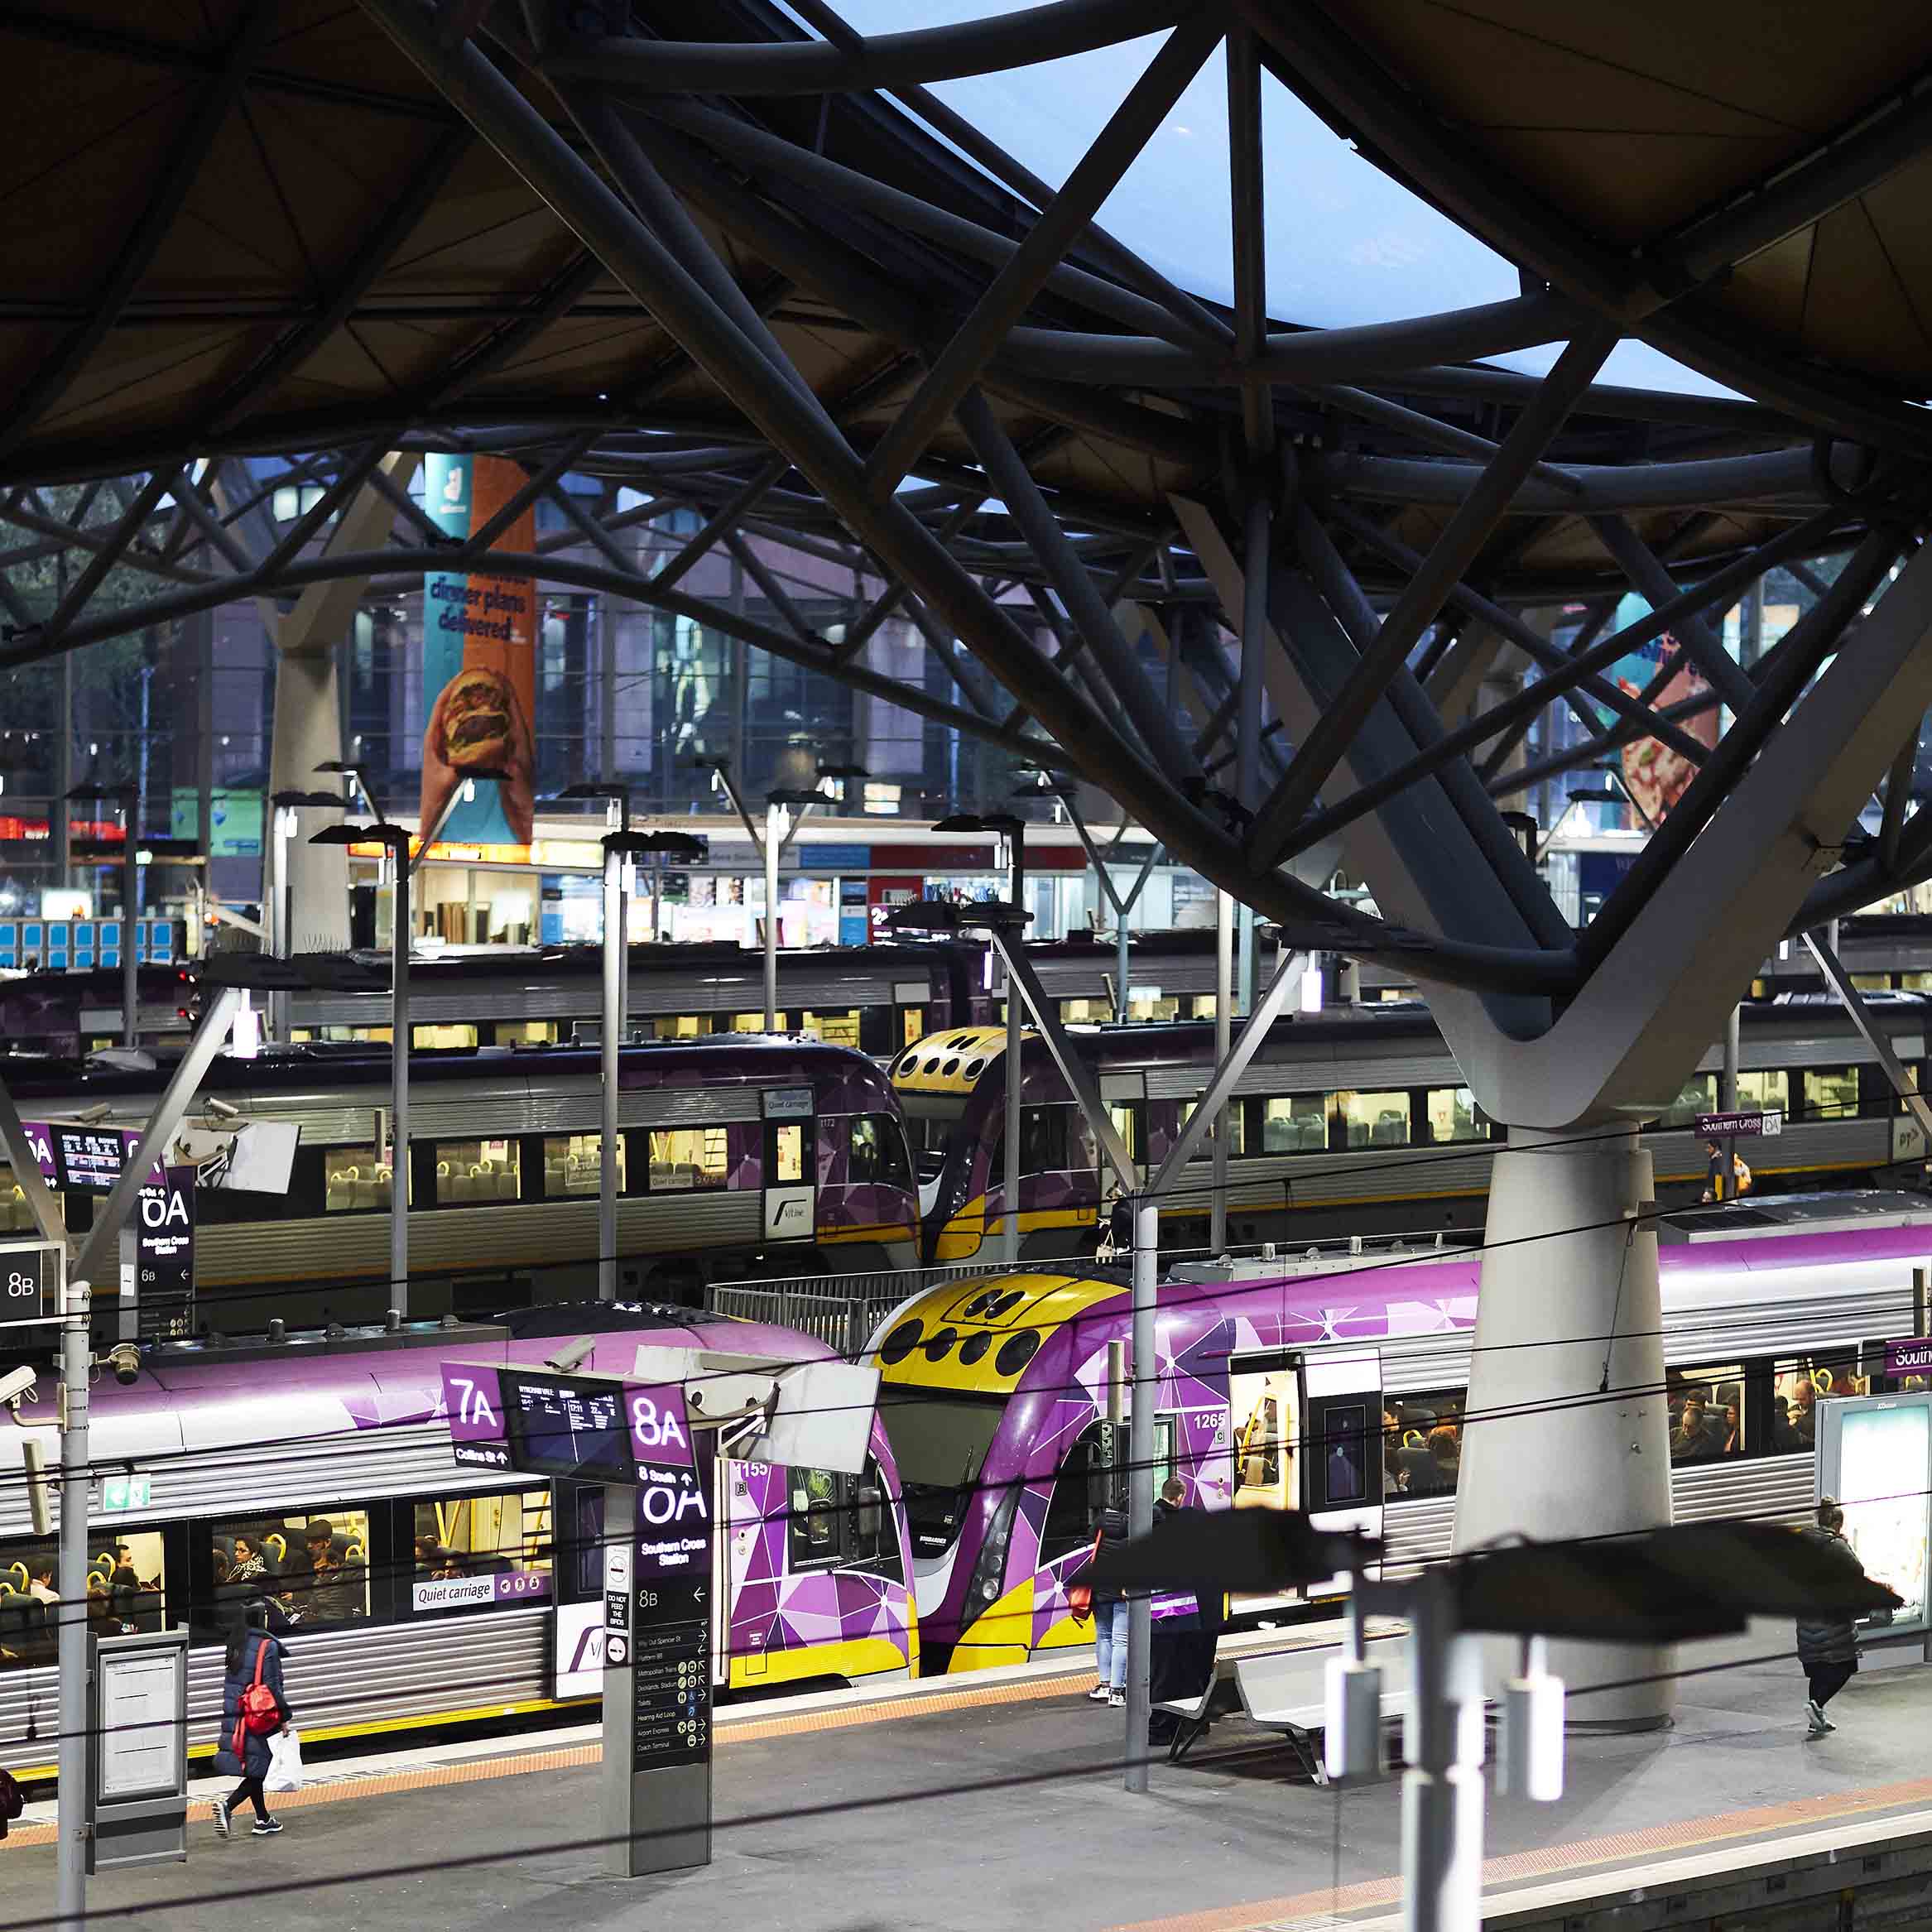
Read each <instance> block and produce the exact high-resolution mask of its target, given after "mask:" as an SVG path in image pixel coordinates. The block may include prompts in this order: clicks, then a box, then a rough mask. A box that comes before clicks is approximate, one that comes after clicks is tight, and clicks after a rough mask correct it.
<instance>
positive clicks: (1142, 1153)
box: [1107, 1100, 1147, 1161]
mask: <svg viewBox="0 0 1932 1932" xmlns="http://www.w3.org/2000/svg"><path fill="white" fill-rule="evenodd" d="M1107 1114H1108V1119H1110V1120H1111V1121H1112V1122H1113V1131H1114V1132H1116V1133H1117V1134H1118V1135H1119V1136H1120V1137H1121V1139H1122V1141H1125V1142H1126V1143H1127V1153H1128V1156H1130V1158H1132V1159H1133V1160H1135V1161H1145V1160H1146V1157H1147V1127H1146V1122H1147V1108H1146V1103H1145V1102H1144V1101H1140V1100H1114V1101H1110V1102H1109V1103H1108V1108H1107Z"/></svg>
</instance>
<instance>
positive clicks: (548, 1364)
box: [544, 1335, 597, 1375]
mask: <svg viewBox="0 0 1932 1932" xmlns="http://www.w3.org/2000/svg"><path fill="white" fill-rule="evenodd" d="M595 1353H597V1338H596V1336H594V1335H579V1337H578V1338H577V1339H576V1340H575V1341H574V1342H572V1343H570V1344H569V1346H568V1347H566V1348H560V1349H558V1351H557V1352H556V1353H555V1355H552V1356H549V1357H547V1358H545V1362H544V1367H545V1368H554V1369H555V1371H556V1372H557V1373H558V1374H559V1375H568V1374H569V1373H570V1371H571V1370H572V1369H573V1368H581V1367H583V1366H584V1363H585V1362H588V1361H589V1359H590V1358H591V1357H592V1356H593V1355H594V1354H595Z"/></svg>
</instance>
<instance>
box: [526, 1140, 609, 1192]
mask: <svg viewBox="0 0 1932 1932" xmlns="http://www.w3.org/2000/svg"><path fill="white" fill-rule="evenodd" d="M602 1146H603V1135H602V1134H551V1135H549V1136H547V1137H545V1141H544V1143H543V1191H544V1198H545V1199H546V1200H559V1199H568V1198H569V1197H570V1195H572V1194H595V1193H597V1192H598V1188H599V1186H600V1185H601V1184H602V1181H603V1161H602V1160H601V1158H600V1156H599V1152H598V1150H599V1149H600V1148H601V1147H602ZM623 1191H624V1137H623V1136H622V1134H619V1135H618V1193H619V1194H622V1192H623Z"/></svg>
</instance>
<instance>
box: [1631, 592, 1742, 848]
mask: <svg viewBox="0 0 1932 1932" xmlns="http://www.w3.org/2000/svg"><path fill="white" fill-rule="evenodd" d="M1650 608H1651V606H1650V605H1649V603H1647V602H1646V600H1645V599H1644V598H1641V597H1638V596H1636V595H1635V594H1632V595H1630V596H1628V597H1626V598H1624V599H1623V600H1622V603H1619V604H1618V605H1617V616H1616V619H1615V622H1616V625H1617V628H1618V629H1620V630H1621V629H1622V627H1624V626H1625V625H1627V624H1634V623H1638V622H1641V620H1642V619H1643V618H1645V617H1646V616H1647V615H1648V614H1649V612H1650ZM1676 655H1677V640H1676V639H1675V637H1672V636H1671V635H1670V632H1668V631H1666V632H1665V633H1664V634H1663V636H1662V637H1653V638H1652V639H1651V641H1650V642H1649V643H1647V644H1640V645H1639V646H1637V648H1636V650H1635V651H1631V652H1629V653H1628V654H1627V655H1626V656H1622V657H1620V658H1618V659H1617V661H1616V663H1615V664H1613V665H1612V666H1611V667H1610V673H1609V675H1611V676H1612V678H1614V679H1615V680H1617V685H1618V686H1619V688H1620V689H1622V690H1625V691H1627V692H1629V693H1630V694H1631V695H1632V697H1636V696H1639V695H1641V694H1642V693H1643V692H1644V691H1646V690H1648V689H1649V687H1650V683H1651V679H1653V678H1654V677H1656V675H1657V673H1658V672H1659V671H1660V670H1662V668H1663V666H1664V665H1665V661H1667V660H1669V659H1670V658H1673V657H1675V656H1676ZM1709 689H1710V686H1709V685H1708V684H1706V683H1705V682H1704V678H1703V676H1702V675H1700V674H1699V672H1697V671H1695V670H1692V669H1691V667H1690V666H1689V663H1688V662H1686V663H1684V664H1683V665H1680V666H1679V668H1678V669H1677V670H1676V671H1675V673H1674V674H1673V675H1672V676H1671V677H1670V680H1669V681H1668V682H1667V683H1666V684H1665V685H1664V687H1663V689H1662V690H1660V691H1658V692H1656V694H1654V696H1653V697H1652V699H1651V704H1652V705H1653V706H1654V707H1655V709H1657V710H1660V711H1667V710H1668V709H1670V707H1671V706H1672V705H1673V704H1682V703H1683V702H1684V699H1688V698H1699V697H1702V696H1703V695H1704V694H1705V693H1706V692H1707V691H1708V690H1709ZM1604 722H1605V723H1606V724H1608V723H1612V722H1613V720H1612V718H1609V717H1608V715H1606V716H1605V718H1604ZM1679 723H1680V726H1681V727H1682V728H1683V729H1684V731H1685V732H1686V733H1689V736H1690V737H1692V738H1695V739H1696V740H1697V741H1698V743H1700V744H1706V745H1714V744H1716V743H1717V742H1718V709H1717V707H1716V706H1715V705H1713V706H1712V707H1711V709H1709V710H1708V711H1700V712H1699V713H1698V714H1696V715H1695V716H1694V717H1690V718H1682V719H1680V720H1679ZM1618 757H1619V758H1620V760H1621V762H1622V767H1623V781H1624V783H1625V784H1626V785H1627V786H1629V788H1630V795H1631V796H1632V798H1633V799H1635V800H1636V803H1637V805H1638V807H1639V809H1640V810H1641V811H1642V812H1643V813H1644V814H1645V815H1646V816H1647V817H1649V818H1650V819H1651V820H1653V821H1655V820H1656V819H1661V818H1663V817H1664V816H1665V814H1666V813H1668V812H1669V811H1670V808H1671V807H1672V806H1673V805H1675V804H1676V802H1677V801H1678V800H1679V799H1680V798H1681V797H1683V795H1684V792H1685V791H1686V790H1687V789H1688V788H1689V784H1690V781H1691V780H1692V779H1694V777H1696V776H1697V767H1695V766H1694V765H1693V764H1692V763H1691V762H1690V761H1689V759H1688V758H1686V757H1684V754H1683V753H1682V752H1679V751H1675V750H1674V749H1673V748H1672V747H1670V746H1669V745H1666V744H1665V743H1662V742H1661V741H1660V740H1659V739H1656V738H1636V739H1635V740H1633V741H1632V743H1629V744H1627V745H1626V746H1625V747H1623V749H1622V752H1620V753H1619V754H1618Z"/></svg>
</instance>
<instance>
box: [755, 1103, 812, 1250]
mask: <svg viewBox="0 0 1932 1932" xmlns="http://www.w3.org/2000/svg"><path fill="white" fill-rule="evenodd" d="M764 1101H765V1175H764V1179H765V1238H766V1240H767V1241H810V1239H811V1238H812V1235H813V1233H814V1231H815V1223H816V1219H817V1207H818V1149H817V1142H816V1139H815V1126H816V1123H815V1121H814V1120H813V1117H812V1090H811V1089H810V1087H774V1088H771V1089H768V1090H767V1093H766V1094H765V1096H764Z"/></svg>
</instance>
